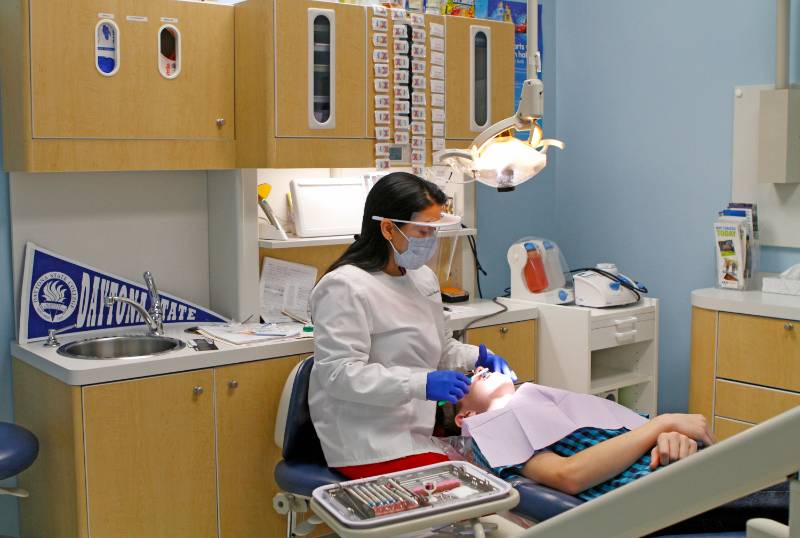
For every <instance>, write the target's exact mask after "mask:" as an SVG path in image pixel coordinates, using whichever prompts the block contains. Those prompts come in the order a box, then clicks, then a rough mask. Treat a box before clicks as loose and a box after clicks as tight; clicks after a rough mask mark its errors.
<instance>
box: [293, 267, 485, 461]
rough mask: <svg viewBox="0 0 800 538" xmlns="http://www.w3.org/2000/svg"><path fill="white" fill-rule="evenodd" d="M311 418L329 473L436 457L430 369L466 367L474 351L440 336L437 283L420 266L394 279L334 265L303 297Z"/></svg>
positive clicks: (443, 329) (443, 334) (441, 317)
mask: <svg viewBox="0 0 800 538" xmlns="http://www.w3.org/2000/svg"><path fill="white" fill-rule="evenodd" d="M311 309H312V315H313V319H314V368H313V370H312V371H311V380H310V385H309V394H308V401H309V406H310V410H311V419H312V420H313V422H314V426H315V428H316V430H317V434H318V435H319V439H320V441H321V443H322V450H323V452H324V453H325V459H326V460H327V462H328V465H329V466H331V467H346V466H351V465H364V464H368V463H377V462H381V461H388V460H393V459H397V458H402V457H404V456H410V455H412V454H420V453H423V452H439V453H441V450H439V449H438V448H437V447H436V445H435V444H434V443H433V442H432V441H431V435H432V433H433V425H434V419H435V415H436V403H435V402H432V401H426V400H425V386H426V383H427V374H428V372H430V371H431V370H436V369H442V370H450V369H459V370H467V369H470V368H472V367H473V366H474V365H475V361H476V360H477V358H478V348H477V347H476V346H471V345H467V344H462V343H460V342H458V341H456V340H454V339H453V338H452V337H451V333H450V332H449V331H448V330H447V327H446V323H445V317H444V311H443V309H442V297H441V294H440V292H439V281H438V279H437V278H436V275H435V274H434V272H433V271H432V270H431V269H429V268H428V267H422V268H421V269H418V270H415V271H407V272H406V274H405V275H404V276H391V275H388V274H386V273H384V272H382V271H381V272H376V273H368V272H366V271H364V270H362V269H359V268H357V267H355V266H353V265H346V266H342V267H339V268H338V269H336V270H335V271H332V272H331V273H328V274H327V275H325V277H323V278H322V280H320V281H319V283H318V284H317V286H316V287H315V288H314V291H313V292H312V294H311Z"/></svg>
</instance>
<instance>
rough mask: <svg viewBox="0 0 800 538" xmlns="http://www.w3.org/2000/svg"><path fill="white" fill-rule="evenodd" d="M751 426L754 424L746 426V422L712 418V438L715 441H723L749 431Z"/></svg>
mask: <svg viewBox="0 0 800 538" xmlns="http://www.w3.org/2000/svg"><path fill="white" fill-rule="evenodd" d="M753 426H754V424H747V423H746V422H739V421H736V420H729V419H727V418H723V417H714V438H715V439H716V440H717V441H724V440H725V439H727V438H729V437H733V436H734V435H736V434H737V433H742V432H743V431H745V430H749V429H750V428H752V427H753Z"/></svg>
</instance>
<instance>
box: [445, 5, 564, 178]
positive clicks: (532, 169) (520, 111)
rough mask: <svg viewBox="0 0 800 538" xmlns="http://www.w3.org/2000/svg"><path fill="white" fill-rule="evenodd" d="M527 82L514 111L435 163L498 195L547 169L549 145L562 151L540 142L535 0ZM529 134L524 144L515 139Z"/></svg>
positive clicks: (541, 112)
mask: <svg viewBox="0 0 800 538" xmlns="http://www.w3.org/2000/svg"><path fill="white" fill-rule="evenodd" d="M527 26H528V54H527V56H528V73H527V77H528V79H527V80H526V81H525V82H524V83H523V84H522V93H521V95H520V100H519V106H518V107H517V112H516V114H514V115H513V116H511V117H510V118H506V119H504V120H502V121H499V122H497V123H495V124H494V125H492V126H491V127H489V128H488V129H486V130H485V131H483V132H482V133H481V134H479V135H478V137H477V138H475V140H473V141H472V144H471V145H470V148H469V149H444V150H441V151H438V152H436V153H435V154H434V163H438V164H443V165H449V166H450V167H451V168H452V169H453V170H454V171H455V172H457V173H463V174H466V175H467V176H471V177H472V178H473V179H474V180H476V181H480V182H481V183H484V184H486V185H488V186H490V187H494V188H496V189H497V190H498V191H500V192H508V191H513V190H514V189H515V188H516V186H517V185H519V184H520V183H523V182H525V181H527V180H529V179H531V178H533V177H534V176H536V175H537V174H538V173H539V172H541V171H542V170H543V169H544V167H545V166H547V149H548V148H549V147H550V146H554V147H557V148H558V149H564V143H563V142H561V141H559V140H542V127H541V124H540V121H539V120H541V119H542V116H543V115H544V85H543V84H542V81H541V80H539V78H538V77H537V76H536V73H537V71H538V69H537V66H538V65H539V52H538V26H539V23H538V0H528V18H527ZM515 131H516V132H528V139H527V141H524V140H521V139H519V138H517V137H516V136H514V133H515Z"/></svg>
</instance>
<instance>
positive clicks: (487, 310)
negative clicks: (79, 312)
mask: <svg viewBox="0 0 800 538" xmlns="http://www.w3.org/2000/svg"><path fill="white" fill-rule="evenodd" d="M447 306H448V307H451V308H452V309H453V311H452V312H449V313H447V312H446V315H448V316H449V319H448V321H447V324H448V327H449V328H450V329H451V330H460V329H463V328H464V327H465V326H466V325H467V324H468V323H470V322H472V321H473V320H475V319H478V318H480V317H482V316H486V315H490V314H493V313H496V312H497V314H496V315H493V316H491V317H490V318H487V319H485V320H481V321H478V322H476V323H475V324H474V325H472V326H471V327H473V328H475V327H485V326H488V325H498V324H502V323H513V322H516V321H524V320H529V319H536V318H537V317H538V310H537V308H536V306H535V305H534V304H532V303H521V302H515V303H513V304H507V306H508V311H507V312H503V313H499V312H500V307H499V306H498V305H497V304H495V303H494V302H492V301H491V300H482V301H475V302H469V303H461V304H458V305H447ZM137 333H138V334H142V330H141V328H139V329H138V330H136V329H127V330H123V329H121V330H120V331H118V332H115V334H137ZM166 335H167V336H172V337H174V338H179V339H181V340H184V341H186V340H187V339H189V338H195V337H196V336H195V335H190V334H186V333H185V332H183V327H181V328H176V327H170V326H167V327H166ZM87 337H89V336H88V335H71V336H60V337H59V341H60V342H61V344H66V343H67V342H72V341H75V340H82V339H84V338H87ZM217 345H218V346H219V348H220V349H219V350H215V351H194V350H192V349H189V348H184V349H181V350H178V351H173V352H169V353H165V354H163V355H158V356H156V357H152V358H145V359H114V360H84V359H70V358H67V357H62V356H61V355H59V354H58V353H56V350H55V348H47V347H44V345H43V343H42V342H33V343H28V344H24V345H20V344H18V343H17V342H12V344H11V355H12V356H13V357H16V358H17V359H19V360H21V361H23V362H25V363H27V364H29V365H31V366H33V367H34V368H37V369H38V370H41V371H42V372H44V373H46V374H48V375H50V376H52V377H54V378H56V379H58V380H59V381H61V382H63V383H66V384H67V385H92V384H96V383H108V382H111V381H122V380H125V379H135V378H139V377H148V376H154V375H161V374H169V373H175V372H185V371H189V370H198V369H202V368H214V367H216V366H224V365H227V364H237V363H243V362H250V361H256V360H263V359H271V358H277V357H286V356H289V355H303V354H312V353H313V352H314V340H313V338H293V339H284V340H277V341H271V342H267V343H261V344H252V345H247V346H234V345H229V344H225V343H223V342H218V343H217Z"/></svg>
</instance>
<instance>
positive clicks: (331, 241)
mask: <svg viewBox="0 0 800 538" xmlns="http://www.w3.org/2000/svg"><path fill="white" fill-rule="evenodd" d="M476 235H478V230H477V229H476V228H462V229H461V230H447V231H442V232H440V233H439V237H441V238H447V237H467V236H476ZM352 242H353V236H352V235H332V236H328V237H290V238H289V239H288V240H282V239H259V240H258V246H259V248H274V249H280V248H298V247H321V246H326V245H349V244H350V243H352Z"/></svg>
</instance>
